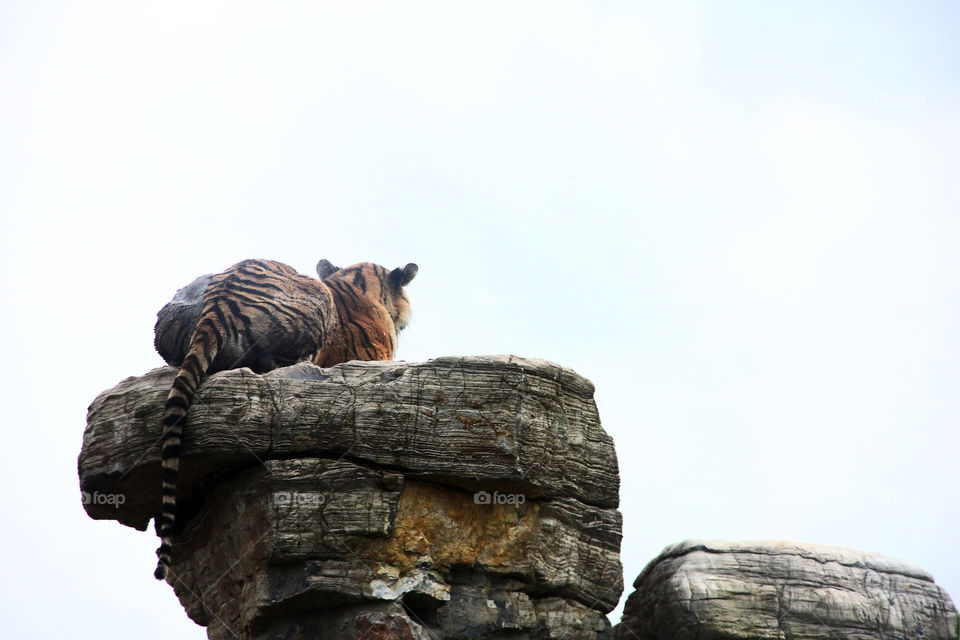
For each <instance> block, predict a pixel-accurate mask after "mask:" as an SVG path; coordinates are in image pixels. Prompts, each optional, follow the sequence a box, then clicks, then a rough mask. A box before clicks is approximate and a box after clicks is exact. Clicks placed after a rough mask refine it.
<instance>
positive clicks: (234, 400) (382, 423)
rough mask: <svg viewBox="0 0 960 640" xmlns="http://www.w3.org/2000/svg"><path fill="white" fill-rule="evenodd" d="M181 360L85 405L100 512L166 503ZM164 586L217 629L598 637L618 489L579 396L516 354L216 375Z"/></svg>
mask: <svg viewBox="0 0 960 640" xmlns="http://www.w3.org/2000/svg"><path fill="white" fill-rule="evenodd" d="M174 375H175V369H173V368H170V367H165V368H160V369H155V370H153V371H151V372H149V373H147V374H146V375H144V376H141V377H137V378H128V379H126V380H124V381H122V382H121V383H120V384H118V385H117V386H116V387H114V388H113V389H110V390H108V391H105V392H104V393H102V394H101V395H100V396H99V397H98V398H97V399H96V400H95V401H94V403H93V404H92V405H91V407H90V410H89V413H88V417H87V429H86V431H85V433H84V441H83V450H82V452H81V454H80V459H79V474H80V484H81V490H82V491H83V494H84V503H85V504H84V506H85V508H86V510H87V513H88V514H89V515H90V517H92V518H97V519H113V520H117V521H119V522H121V523H123V524H126V525H128V526H131V527H135V528H137V529H140V530H144V529H146V527H147V525H148V523H149V520H150V519H151V518H152V517H153V516H154V515H156V513H157V512H158V510H159V505H160V491H159V489H160V435H161V430H162V427H161V414H162V410H163V403H164V400H165V399H166V395H167V393H168V391H169V389H170V385H171V384H172V381H173V377H174ZM184 431H185V435H184V441H183V450H182V461H181V478H180V492H179V495H180V509H179V512H178V518H179V525H180V531H179V533H178V535H177V536H176V538H175V540H174V548H173V564H172V566H171V577H170V578H169V581H170V582H171V584H172V585H173V587H174V590H175V591H176V593H177V595H178V597H179V598H180V600H181V602H182V603H183V605H184V608H185V609H186V611H187V614H188V615H189V616H190V617H191V618H192V619H193V620H195V621H196V622H197V623H198V624H201V625H206V626H207V627H208V636H209V637H210V638H214V639H219V638H301V639H304V640H306V639H313V638H316V639H319V638H360V637H363V638H381V637H382V638H387V637H389V638H433V639H442V638H451V639H452V638H485V637H504V638H506V637H510V638H517V639H520V638H559V637H563V638H570V639H576V638H583V639H587V640H589V639H600V638H609V637H610V634H611V629H610V625H609V622H608V621H607V619H606V616H605V615H604V614H605V613H607V612H609V611H610V610H611V609H613V607H614V606H616V603H617V602H618V600H619V598H620V594H621V592H622V588H623V584H622V569H621V565H620V560H619V550H620V537H621V519H620V513H619V512H618V511H617V505H618V492H619V476H618V471H617V459H616V454H615V452H614V448H613V442H612V440H611V439H610V437H609V436H608V435H607V434H606V433H605V432H604V431H603V429H602V427H601V426H600V421H599V417H598V414H597V408H596V405H595V404H594V401H593V385H592V384H591V383H590V382H589V381H588V380H586V379H584V378H582V377H580V376H579V375H577V374H576V373H574V372H573V371H571V370H569V369H566V368H564V367H560V366H558V365H555V364H552V363H549V362H546V361H543V360H532V359H524V358H517V357H513V356H494V357H465V358H441V359H437V360H431V361H429V362H426V363H418V364H411V363H404V362H350V363H346V364H342V365H338V366H336V367H332V368H329V369H321V368H318V367H315V366H313V365H310V364H298V365H295V366H292V367H286V368H283V369H278V370H276V371H272V372H270V373H268V374H265V375H256V374H254V373H252V372H251V371H250V370H249V369H237V370H231V371H225V372H222V373H218V374H215V375H213V376H210V377H209V378H208V379H206V380H205V381H204V383H203V384H202V385H201V388H200V391H199V393H198V395H197V397H196V399H195V402H194V405H193V406H192V407H191V409H190V413H189V416H188V419H187V422H186V425H185V428H184Z"/></svg>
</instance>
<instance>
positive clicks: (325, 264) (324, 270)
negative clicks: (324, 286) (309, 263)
mask: <svg viewBox="0 0 960 640" xmlns="http://www.w3.org/2000/svg"><path fill="white" fill-rule="evenodd" d="M337 271H340V267H335V266H333V265H332V264H331V263H330V261H329V260H327V259H326V258H324V259H323V260H321V261H320V262H318V263H317V275H318V276H320V279H321V280H325V279H326V278H327V276H330V275H332V274H334V273H336V272H337Z"/></svg>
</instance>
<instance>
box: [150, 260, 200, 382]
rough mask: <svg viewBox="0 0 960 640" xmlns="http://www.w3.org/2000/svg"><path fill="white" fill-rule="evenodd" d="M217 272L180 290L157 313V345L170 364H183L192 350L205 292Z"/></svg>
mask: <svg viewBox="0 0 960 640" xmlns="http://www.w3.org/2000/svg"><path fill="white" fill-rule="evenodd" d="M213 275H214V274H212V273H208V274H206V275H202V276H200V277H199V278H196V279H195V280H194V281H193V282H191V283H190V284H188V285H187V286H185V287H183V288H180V289H177V293H176V294H175V295H174V296H173V300H171V301H170V302H168V303H167V304H165V305H163V308H162V309H160V312H159V313H157V324H156V326H155V327H154V329H153V333H154V336H153V346H154V347H156V349H157V353H159V354H160V357H161V358H163V360H164V362H166V363H167V364H172V365H177V366H179V365H180V363H181V362H183V358H184V357H185V356H186V355H187V352H188V351H190V340H191V338H193V331H194V329H196V328H197V323H198V322H199V321H200V312H201V311H202V310H203V293H204V292H205V291H206V290H207V286H208V285H209V284H210V280H211V279H212V278H213Z"/></svg>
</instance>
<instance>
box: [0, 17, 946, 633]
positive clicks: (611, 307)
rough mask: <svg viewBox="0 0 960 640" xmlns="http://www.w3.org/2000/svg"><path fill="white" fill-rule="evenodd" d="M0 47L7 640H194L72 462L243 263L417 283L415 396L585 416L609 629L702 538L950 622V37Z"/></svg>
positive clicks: (566, 35)
mask: <svg viewBox="0 0 960 640" xmlns="http://www.w3.org/2000/svg"><path fill="white" fill-rule="evenodd" d="M338 5H343V6H345V7H348V8H343V7H339V6H338ZM2 14H3V15H2V19H0V214H2V225H3V231H2V240H0V242H2V252H0V265H2V285H0V286H2V298H0V299H2V300H3V313H2V315H0V323H2V327H0V335H2V337H3V356H4V359H5V366H4V367H3V373H2V374H0V375H2V376H3V380H2V385H0V389H2V394H3V397H2V401H3V437H4V446H3V447H2V449H0V456H2V460H0V461H2V466H0V469H2V473H3V486H4V487H5V489H4V498H5V499H4V501H3V507H4V508H3V511H2V513H3V516H2V517H3V529H2V530H3V534H2V544H0V566H2V570H0V619H2V620H3V627H4V630H3V634H2V635H3V636H4V637H10V638H21V637H41V638H53V637H70V638H121V637H138V638H147V639H149V638H163V639H165V640H166V639H168V638H171V637H177V638H203V637H205V634H204V630H203V629H201V628H200V627H197V626H195V625H194V624H193V623H191V622H190V621H189V620H187V619H186V617H185V615H184V614H183V611H182V609H181V607H180V606H179V604H178V603H177V601H176V599H175V598H174V596H173V594H172V592H171V590H170V589H169V587H168V586H166V585H165V584H161V583H158V582H156V581H155V580H154V579H153V577H152V575H151V574H152V571H153V567H154V563H155V560H156V557H155V555H154V550H155V548H156V544H157V541H156V539H155V538H154V537H153V535H152V533H140V532H136V531H134V530H132V529H127V528H124V527H122V526H120V525H118V524H116V523H114V522H94V521H92V520H90V519H88V518H87V517H86V515H85V514H84V512H83V510H82V508H81V504H80V493H79V489H78V483H77V476H76V456H77V454H78V452H79V450H80V444H81V437H82V433H83V428H84V420H85V412H86V408H87V406H88V404H89V403H90V402H91V401H92V400H93V399H94V398H95V397H96V395H97V394H98V393H99V392H100V391H102V390H104V389H107V388H109V387H111V386H113V385H114V384H116V383H117V382H118V381H120V380H121V379H122V378H124V377H127V376H130V375H140V374H142V373H144V372H146V371H147V370H149V369H150V368H152V367H155V366H158V365H160V364H161V361H160V358H159V356H157V355H156V354H155V353H154V351H153V347H152V340H153V323H154V321H155V314H156V311H157V310H158V309H159V308H160V307H161V306H162V305H163V304H164V303H165V302H167V300H169V299H170V297H171V296H172V295H173V293H174V292H175V291H176V289H177V288H178V287H181V286H183V285H184V284H186V283H187V282H189V281H190V280H192V279H193V278H194V277H195V276H197V275H200V274H202V273H209V272H214V271H220V270H222V269H224V268H226V267H227V266H229V265H231V264H233V263H235V262H237V261H238V260H240V259H243V258H248V257H261V258H272V259H276V260H280V261H283V262H286V263H288V264H290V265H292V266H294V267H296V268H298V269H299V270H300V271H302V272H304V273H312V272H313V266H314V265H315V264H316V261H317V260H318V259H319V258H321V257H325V258H328V259H330V260H332V261H333V262H334V263H336V264H341V265H349V264H351V263H354V262H359V261H364V260H372V261H375V262H379V263H381V264H384V265H387V266H390V267H394V266H400V265H403V264H405V263H407V262H417V263H418V264H419V265H420V274H419V275H418V276H417V279H416V280H415V281H414V282H413V283H412V284H411V285H410V289H409V292H410V297H411V299H412V303H413V321H412V324H411V326H410V328H409V329H408V330H407V331H406V332H405V333H404V334H402V336H401V344H400V351H399V354H398V356H399V357H400V358H402V359H405V360H410V361H421V360H426V359H429V358H432V357H437V356H445V355H468V354H489V353H514V354H518V355H524V356H532V357H542V358H547V359H550V360H554V361H556V362H559V363H561V364H564V365H566V366H569V367H572V368H574V369H575V370H577V371H578V372H579V373H581V374H582V375H585V376H586V377H588V378H590V379H591V380H592V381H593V382H594V383H595V384H596V385H597V393H596V400H597V403H598V405H599V408H600V413H601V417H602V419H603V422H604V426H605V428H606V429H607V431H608V432H609V433H610V434H611V435H612V436H613V437H614V439H615V441H616V446H617V451H618V455H619V461H620V468H621V478H622V487H621V495H622V502H621V510H622V512H623V517H624V540H623V562H624V569H625V578H626V582H627V587H628V588H627V591H626V592H625V595H626V593H629V591H630V589H629V584H630V582H632V580H633V578H634V577H636V575H637V574H638V573H639V572H640V570H641V569H642V568H643V566H644V565H645V564H646V562H648V561H649V560H650V559H651V558H653V557H654V556H655V555H656V554H657V553H658V552H659V551H660V550H661V549H662V548H663V547H664V546H665V545H667V544H671V543H674V542H678V541H680V540H683V539H685V538H691V537H697V538H721V539H729V540H744V539H765V538H777V539H787V540H794V541H804V542H816V543H822V544H830V545H837V546H847V547H853V548H857V549H862V550H866V551H874V552H879V553H882V554H885V555H888V556H892V557H895V558H899V559H901V560H904V561H907V562H909V563H912V564H915V565H918V566H921V567H923V568H924V569H926V570H928V571H930V572H931V573H932V574H933V576H934V577H935V579H936V580H937V582H938V583H939V584H941V585H943V586H944V587H945V588H946V589H947V590H948V592H950V593H952V594H953V595H954V597H957V595H958V594H960V559H958V553H957V549H958V548H960V534H958V530H960V506H958V503H960V500H958V498H960V488H958V487H960V477H958V470H957V464H958V459H957V452H958V450H960V435H958V433H960V430H958V423H960V420H958V417H960V411H958V401H957V395H958V394H957V392H958V389H960V385H958V382H960V380H958V377H960V376H958V371H960V366H958V362H960V343H958V338H957V333H958V331H957V329H958V326H960V305H958V295H957V294H958V284H957V282H958V274H960V259H958V257H957V255H958V240H960V233H958V232H960V228H958V227H960V225H958V211H960V207H958V205H960V195H958V180H957V177H958V175H960V173H958V170H960V162H958V151H957V150H958V148H960V144H958V143H960V136H958V131H960V129H958V95H960V91H958V89H960V80H958V77H960V63H958V60H960V45H958V23H960V10H958V5H957V3H955V2H900V3H894V2H872V1H870V2H866V1H865V2H804V3H800V2H797V3H789V2H722V3H721V2H703V3H693V4H687V3H662V4H641V3H633V2H624V3H616V2H588V3H570V2H559V1H555V2H550V3H526V2H516V1H512V2H504V3H500V2H484V3H474V4H470V5H468V4H467V3H450V2H438V3H435V4H412V3H382V4H367V3H316V2H303V3H298V2H278V3H270V4H267V3H246V2H226V1H222V2H211V1H200V0H191V1H186V0H180V1H173V2H171V1H170V0H166V1H164V2H96V1H94V2H76V3H60V2H47V1H43V2H38V1H36V0H31V1H29V2H28V1H22V2H21V1H18V0H13V1H11V0H7V1H6V2H4V3H3V6H2ZM618 618H619V611H617V612H616V613H615V614H614V615H613V616H612V619H613V620H617V619H618Z"/></svg>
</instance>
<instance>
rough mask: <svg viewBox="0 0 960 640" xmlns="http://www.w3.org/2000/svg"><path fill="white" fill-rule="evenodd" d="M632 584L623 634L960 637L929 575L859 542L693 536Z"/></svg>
mask: <svg viewBox="0 0 960 640" xmlns="http://www.w3.org/2000/svg"><path fill="white" fill-rule="evenodd" d="M633 586H634V589H635V591H634V592H633V593H632V594H631V595H630V597H629V598H627V603H626V606H625V608H624V612H623V618H622V619H621V622H620V624H618V625H617V626H616V628H615V630H614V637H615V638H616V639H617V640H628V639H630V640H686V639H690V640H693V639H698V640H709V639H714V640H721V639H731V640H732V639H738V640H753V639H757V640H760V639H774V638H785V639H790V640H807V639H813V638H837V639H848V640H880V639H883V640H908V639H909V640H948V639H949V640H955V639H956V637H957V611H956V609H955V608H954V606H953V603H952V602H951V601H950V598H949V597H948V596H947V594H946V592H944V591H943V589H941V588H940V587H938V586H937V585H936V584H934V582H933V578H932V577H931V576H930V575H929V574H927V573H926V572H925V571H923V570H921V569H917V568H915V567H911V566H910V565H907V564H905V563H902V562H899V561H897V560H893V559H890V558H886V557H883V556H880V555H876V554H870V553H864V552H860V551H853V550H850V549H840V548H836V547H826V546H820V545H809V544H796V543H790V542H722V541H699V540H688V541H686V542H682V543H680V544H677V545H673V546H670V547H667V548H666V549H664V551H663V552H662V553H661V554H660V555H659V556H658V557H657V558H656V559H654V560H653V561H652V562H650V564H648V565H647V567H646V568H645V569H644V570H643V572H642V573H641V574H640V576H639V577H638V578H637V579H636V581H635V582H634V584H633Z"/></svg>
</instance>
